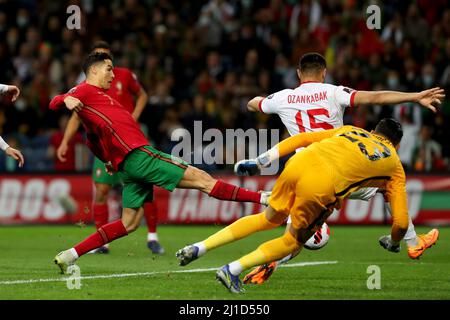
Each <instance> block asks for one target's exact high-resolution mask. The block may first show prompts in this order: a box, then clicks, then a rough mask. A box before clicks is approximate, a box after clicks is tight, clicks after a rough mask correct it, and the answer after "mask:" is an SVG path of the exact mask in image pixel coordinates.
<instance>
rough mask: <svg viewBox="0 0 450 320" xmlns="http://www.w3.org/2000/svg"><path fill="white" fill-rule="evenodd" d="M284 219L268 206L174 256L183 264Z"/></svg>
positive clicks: (179, 251)
mask: <svg viewBox="0 0 450 320" xmlns="http://www.w3.org/2000/svg"><path fill="white" fill-rule="evenodd" d="M284 220H285V216H282V217H274V210H273V209H272V208H271V207H270V206H269V207H268V208H267V209H266V210H265V211H264V212H262V213H258V214H254V215H250V216H246V217H242V218H240V219H238V220H237V221H235V222H234V223H232V224H231V225H229V226H227V227H225V228H223V229H222V230H220V231H218V232H216V233H215V234H213V235H212V236H210V237H209V238H207V239H206V240H203V241H201V242H197V243H195V244H193V245H188V246H186V247H184V248H183V249H181V250H178V251H177V253H176V257H177V259H178V260H179V264H180V266H185V265H187V264H189V263H190V262H192V261H194V260H196V259H198V258H199V257H201V256H202V255H204V254H205V253H206V252H207V251H209V250H212V249H214V248H217V247H220V246H223V245H224V244H227V243H230V242H233V241H236V240H239V239H242V238H244V237H246V236H248V235H250V234H252V233H254V232H257V231H262V230H269V229H273V228H275V227H277V226H279V225H280V224H281V223H283V222H284Z"/></svg>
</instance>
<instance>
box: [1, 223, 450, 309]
mask: <svg viewBox="0 0 450 320" xmlns="http://www.w3.org/2000/svg"><path fill="white" fill-rule="evenodd" d="M219 228H220V227H218V226H160V227H159V230H158V231H159V236H160V240H161V243H162V244H163V246H164V248H165V249H166V253H165V254H164V255H162V256H155V255H152V254H151V253H150V251H149V250H148V249H147V247H146V241H145V240H146V229H145V228H144V227H141V228H140V229H139V230H138V231H136V232H135V233H134V234H131V235H129V236H127V237H125V238H122V239H119V240H117V241H115V242H113V243H112V244H111V253H110V254H109V255H86V256H83V257H82V258H81V259H80V260H78V266H79V267H80V270H81V276H82V277H85V278H82V279H81V288H80V289H68V286H67V282H66V281H61V279H63V276H62V275H60V274H59V273H58V271H59V269H58V268H57V267H56V265H54V264H53V257H54V256H55V255H56V254H57V253H58V252H59V251H61V250H63V249H66V248H69V247H71V246H72V245H74V244H76V243H78V242H79V241H81V240H82V239H84V238H85V237H86V236H88V235H89V234H91V233H92V232H93V231H94V228H93V227H92V226H89V227H84V228H80V227H77V226H10V227H1V228H0V299H3V300H10V299H58V300H61V299H121V300H122V299H125V300H126V299H132V300H138V299H151V300H155V299H164V300H178V299H189V300H191V299H199V300H207V299H208V300H211V299H217V300H232V299H238V300H243V299H250V300H259V299H262V300H266V299H267V300H268V299H270V300H273V299H283V300H291V299H295V300H306V299H346V300H347V299H370V300H371V299H432V300H434V299H450V242H449V240H448V239H449V238H450V228H449V227H446V228H440V238H439V241H438V243H437V245H435V246H434V247H432V248H431V249H429V250H427V251H426V252H425V254H424V255H423V256H422V258H421V259H420V260H418V261H413V260H411V259H409V258H408V256H407V253H406V251H405V247H404V245H403V248H402V251H401V252H400V253H398V254H394V253H390V252H387V251H385V250H383V249H382V248H381V247H380V246H379V245H378V241H377V240H378V237H379V236H381V235H383V234H387V233H389V230H390V228H389V226H382V227H362V226H345V227H344V226H331V238H330V242H329V243H328V245H327V246H326V247H324V248H323V249H321V250H318V251H308V250H303V251H302V253H301V254H300V255H299V256H297V257H296V258H295V259H294V260H292V261H291V262H290V265H291V267H284V268H279V269H278V270H277V271H276V272H275V273H274V275H273V276H272V278H270V280H269V281H268V282H267V283H265V284H264V285H261V286H254V285H247V286H245V288H246V293H245V294H242V295H233V294H230V293H229V292H228V291H227V290H226V289H225V288H224V287H223V286H222V285H220V284H219V283H218V282H217V281H216V280H215V271H214V270H206V271H201V270H200V271H197V272H186V273H180V272H179V271H184V270H191V269H193V270H194V271H195V270H197V269H209V268H218V267H220V266H222V265H223V264H225V263H227V262H231V261H233V260H235V259H236V258H239V257H241V256H242V255H244V254H246V253H248V252H250V251H251V250H253V249H254V248H256V247H257V246H258V245H259V244H260V243H262V242H263V241H266V240H268V239H271V238H274V237H276V236H278V235H280V234H281V233H282V232H283V229H282V228H278V229H276V230H271V231H266V232H260V233H258V234H254V235H252V236H250V237H249V238H246V239H243V240H240V241H238V242H235V243H233V244H230V245H227V246H224V247H221V248H218V249H216V250H214V251H212V252H209V253H208V254H207V255H206V256H204V257H202V258H201V259H199V260H197V261H194V262H192V263H191V264H190V265H188V266H186V267H179V266H178V263H177V260H176V258H175V252H176V250H178V249H179V248H181V247H183V246H184V245H186V244H189V243H193V242H196V241H199V240H202V239H204V238H206V237H207V236H209V235H210V234H212V233H213V232H215V231H217V230H219ZM429 229H430V228H428V227H417V229H416V230H417V231H418V232H426V231H427V230H429ZM306 262H329V263H330V264H318V265H306V266H292V265H293V264H299V263H306ZM371 265H376V266H378V267H379V268H380V275H381V278H380V279H381V280H380V281H381V289H379V290H376V289H375V290H369V289H368V288H367V281H368V278H369V277H370V276H371V275H372V274H371V273H368V267H369V266H371ZM73 283H74V282H73Z"/></svg>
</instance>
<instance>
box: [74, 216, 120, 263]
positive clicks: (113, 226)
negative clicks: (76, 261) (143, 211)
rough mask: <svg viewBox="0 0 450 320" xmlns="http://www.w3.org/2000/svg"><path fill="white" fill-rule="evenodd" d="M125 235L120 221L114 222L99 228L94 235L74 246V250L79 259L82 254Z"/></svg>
mask: <svg viewBox="0 0 450 320" xmlns="http://www.w3.org/2000/svg"><path fill="white" fill-rule="evenodd" d="M127 234H128V232H127V229H125V226H124V225H123V223H122V220H116V221H113V222H111V223H108V224H105V225H104V226H103V227H100V228H99V229H98V230H97V231H96V232H95V233H93V234H91V235H90V236H89V237H87V238H86V239H84V240H83V241H82V242H80V243H79V244H77V245H76V246H74V248H75V250H76V251H77V253H78V256H79V257H81V256H82V255H83V254H85V253H87V252H89V251H91V250H93V249H97V248H98V247H101V246H103V245H104V244H107V243H110V242H111V241H113V240H115V239H118V238H120V237H123V236H126V235H127Z"/></svg>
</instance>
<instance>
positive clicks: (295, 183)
mask: <svg viewBox="0 0 450 320" xmlns="http://www.w3.org/2000/svg"><path fill="white" fill-rule="evenodd" d="M402 135H403V131H402V127H401V125H400V123H399V122H397V121H396V120H394V119H383V120H381V121H380V122H379V123H378V125H377V126H376V128H375V130H374V131H373V132H371V133H369V132H367V131H365V130H363V129H360V128H357V127H353V126H344V127H341V128H338V129H332V130H326V131H320V132H310V133H300V134H298V135H295V136H292V137H290V138H288V139H286V140H284V141H282V142H280V143H279V144H277V145H276V146H274V147H273V148H272V149H270V150H269V151H267V152H266V153H264V154H262V155H260V156H259V157H258V158H257V163H258V166H260V167H261V166H268V165H269V164H270V163H271V162H272V161H274V160H275V159H277V158H279V157H283V156H285V155H288V154H290V153H291V152H293V151H295V150H296V149H297V148H300V147H307V146H309V147H308V148H306V149H305V150H303V151H302V152H299V153H297V154H295V155H294V156H292V157H291V158H290V160H289V161H288V162H287V164H286V166H285V168H284V170H283V172H282V173H281V175H280V176H279V178H278V179H277V181H276V183H275V186H274V188H273V191H272V195H271V197H270V200H269V207H268V208H267V209H266V210H265V211H264V212H262V213H259V214H255V215H250V216H246V217H243V218H241V219H239V220H237V221H236V222H234V223H233V224H231V225H229V226H227V227H226V228H224V229H222V230H220V231H219V232H217V233H215V234H213V235H212V236H210V237H209V238H207V239H206V240H204V241H201V242H198V243H195V244H193V245H189V246H186V247H184V248H183V249H181V250H179V251H178V252H177V254H176V256H177V258H178V259H179V261H180V265H182V266H183V265H187V264H188V263H190V262H191V261H193V260H195V259H197V258H199V257H200V256H202V255H204V254H205V253H206V252H208V251H210V250H212V249H214V248H217V247H219V246H222V245H224V244H227V243H230V242H233V241H236V240H239V239H242V238H244V237H246V236H248V235H250V234H252V233H254V232H257V231H261V230H269V229H273V228H275V227H277V226H279V225H281V224H282V223H284V221H285V220H286V218H287V217H288V215H291V218H292V224H291V227H290V229H289V232H286V233H285V234H284V235H283V236H281V237H279V238H276V239H273V240H271V241H268V242H265V243H263V244H262V245H261V246H259V247H258V248H257V249H256V250H255V251H253V252H251V253H250V254H248V255H246V256H244V257H242V258H241V259H239V260H236V261H234V262H232V263H230V264H227V265H225V266H223V267H222V268H221V269H219V270H218V271H217V274H216V278H217V279H218V280H219V281H220V282H222V284H224V285H225V286H226V287H227V288H228V289H229V290H230V291H231V292H234V293H240V292H243V289H242V284H241V281H240V279H239V275H240V274H241V273H242V271H244V270H246V269H249V268H251V267H253V266H257V265H260V264H264V263H267V262H271V261H275V260H277V259H280V258H283V257H285V256H286V255H288V254H290V253H293V252H295V251H299V250H301V248H302V247H303V244H304V243H305V242H306V241H307V240H308V239H309V238H310V237H311V236H312V235H313V234H314V232H315V231H316V230H317V229H318V228H320V226H321V225H322V223H323V222H324V221H325V220H326V219H327V218H328V216H329V215H330V214H331V213H332V211H333V209H334V208H337V209H339V208H340V206H341V204H342V201H343V199H344V198H345V197H347V196H348V195H349V194H350V193H352V192H354V191H356V190H358V189H359V188H364V187H378V188H382V189H385V190H386V196H387V199H388V201H389V203H390V204H391V208H392V219H393V222H392V230H391V237H390V238H388V239H387V243H386V249H388V250H389V251H393V252H399V251H400V250H399V249H400V241H401V240H402V239H403V237H404V235H405V233H406V230H407V228H408V210H407V196H406V186H405V172H404V170H403V167H402V164H401V162H400V159H399V157H398V155H397V152H396V148H397V146H398V144H399V143H400V140H401V138H402ZM300 169H301V170H300Z"/></svg>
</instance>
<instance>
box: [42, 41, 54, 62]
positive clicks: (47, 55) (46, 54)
mask: <svg viewBox="0 0 450 320" xmlns="http://www.w3.org/2000/svg"><path fill="white" fill-rule="evenodd" d="M51 59H52V48H51V47H50V46H49V45H47V44H45V43H43V44H42V45H41V46H40V47H39V60H40V61H41V62H43V63H49V62H50V61H51Z"/></svg>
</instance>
